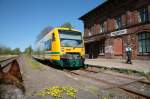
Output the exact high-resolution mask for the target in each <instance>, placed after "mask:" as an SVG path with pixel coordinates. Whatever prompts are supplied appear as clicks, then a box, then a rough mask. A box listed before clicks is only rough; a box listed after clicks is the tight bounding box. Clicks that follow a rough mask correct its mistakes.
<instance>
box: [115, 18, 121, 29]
mask: <svg viewBox="0 0 150 99" xmlns="http://www.w3.org/2000/svg"><path fill="white" fill-rule="evenodd" d="M115 20H116V22H115V28H116V29H120V28H121V25H122V24H121V23H122V22H121V16H119V17H116V18H115Z"/></svg>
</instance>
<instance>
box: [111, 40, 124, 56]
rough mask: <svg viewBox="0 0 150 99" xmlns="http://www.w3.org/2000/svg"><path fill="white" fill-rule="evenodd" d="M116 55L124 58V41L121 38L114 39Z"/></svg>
mask: <svg viewBox="0 0 150 99" xmlns="http://www.w3.org/2000/svg"><path fill="white" fill-rule="evenodd" d="M113 48H114V55H115V56H122V55H123V41H122V39H121V38H116V39H114V45H113Z"/></svg>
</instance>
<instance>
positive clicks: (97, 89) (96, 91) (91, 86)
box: [87, 85, 100, 95]
mask: <svg viewBox="0 0 150 99" xmlns="http://www.w3.org/2000/svg"><path fill="white" fill-rule="evenodd" d="M87 89H89V91H90V92H92V93H94V94H96V95H99V92H100V89H99V88H98V87H97V86H93V85H90V86H88V88H87Z"/></svg>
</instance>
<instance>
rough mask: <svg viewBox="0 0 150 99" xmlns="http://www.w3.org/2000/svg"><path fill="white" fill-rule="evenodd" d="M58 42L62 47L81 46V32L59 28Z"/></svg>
mask: <svg viewBox="0 0 150 99" xmlns="http://www.w3.org/2000/svg"><path fill="white" fill-rule="evenodd" d="M59 32H60V42H61V46H62V47H83V42H82V34H81V33H80V32H76V31H70V30H61V31H59Z"/></svg>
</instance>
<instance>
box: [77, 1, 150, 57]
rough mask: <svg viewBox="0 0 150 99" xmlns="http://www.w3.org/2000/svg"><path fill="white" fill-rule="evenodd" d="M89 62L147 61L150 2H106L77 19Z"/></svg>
mask: <svg viewBox="0 0 150 99" xmlns="http://www.w3.org/2000/svg"><path fill="white" fill-rule="evenodd" d="M79 19H80V20H82V21H83V23H84V40H85V47H86V54H88V56H89V58H98V57H103V58H125V57H126V53H125V47H126V45H127V44H130V46H131V48H132V59H150V0H107V1H105V2H104V3H102V4H101V5H99V6H98V7H96V8H94V9H93V10H91V11H89V12H88V13H86V14H85V15H83V16H81V17H80V18H79Z"/></svg>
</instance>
